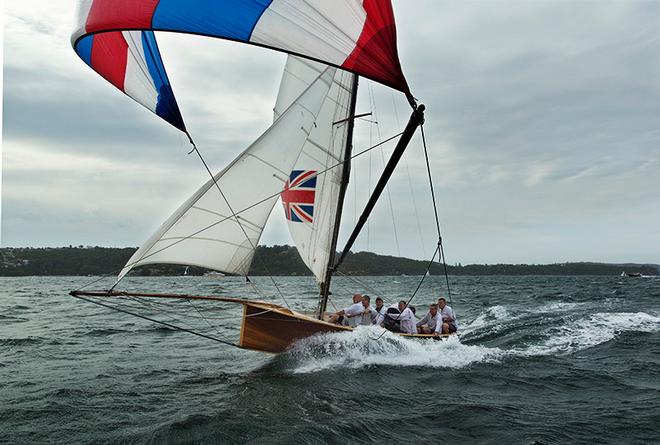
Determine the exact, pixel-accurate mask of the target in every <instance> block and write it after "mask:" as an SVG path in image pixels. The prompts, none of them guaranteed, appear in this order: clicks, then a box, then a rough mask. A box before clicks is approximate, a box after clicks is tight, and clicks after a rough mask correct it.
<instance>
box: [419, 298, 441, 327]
mask: <svg viewBox="0 0 660 445" xmlns="http://www.w3.org/2000/svg"><path fill="white" fill-rule="evenodd" d="M441 331H442V319H441V318H440V314H438V305H437V304H432V305H430V306H429V311H428V312H427V313H426V315H425V316H424V318H422V319H421V320H419V321H418V322H417V333H418V334H433V333H434V332H437V333H440V332H441Z"/></svg>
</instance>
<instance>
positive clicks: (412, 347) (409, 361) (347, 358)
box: [287, 326, 502, 373]
mask: <svg viewBox="0 0 660 445" xmlns="http://www.w3.org/2000/svg"><path fill="white" fill-rule="evenodd" d="M381 335H382V336H381ZM287 354H288V355H289V356H290V358H291V359H292V360H293V362H294V365H295V368H294V370H293V372H294V373H309V372H318V371H322V370H325V369H331V368H335V367H347V368H362V367H365V366H375V365H386V366H408V367H409V366H423V367H434V368H463V367H465V366H468V365H470V364H472V363H483V362H488V361H497V360H498V359H499V357H501V356H502V351H501V350H500V349H497V348H487V347H484V346H477V345H465V344H463V343H461V342H460V341H459V340H458V338H456V337H453V338H449V339H447V340H446V341H429V340H427V341H418V340H414V339H409V338H405V337H401V336H398V335H396V334H393V333H391V332H388V331H383V329H382V328H379V327H376V326H368V327H367V326H365V327H360V328H358V329H356V330H354V331H352V332H339V333H329V334H322V335H317V336H313V337H309V338H306V339H303V340H301V341H299V342H298V343H297V344H296V345H295V346H294V347H293V348H292V349H291V350H290V351H289V352H288V353H287Z"/></svg>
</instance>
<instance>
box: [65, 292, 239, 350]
mask: <svg viewBox="0 0 660 445" xmlns="http://www.w3.org/2000/svg"><path fill="white" fill-rule="evenodd" d="M73 297H75V298H79V299H81V300H84V301H87V302H89V303H93V304H97V305H99V306H103V307H106V308H108V309H111V310H113V311H117V312H123V313H124V314H128V315H132V316H134V317H138V318H142V319H144V320H147V321H151V322H153V323H157V324H162V325H163V326H167V327H169V328H172V329H177V330H179V331H183V332H188V333H190V334H193V335H197V336H198V337H203V338H206V339H209V340H214V341H217V342H218V343H223V344H226V345H229V346H235V347H237V348H240V346H239V345H238V344H236V343H231V342H228V341H225V340H221V339H219V338H215V337H212V336H210V335H206V334H200V333H199V332H195V331H193V330H190V329H186V328H182V327H180V326H176V325H173V324H171V323H167V322H165V321H159V320H156V319H154V318H151V317H147V316H146V315H140V314H136V313H135V312H131V311H128V310H126V309H121V308H118V307H113V306H111V305H109V304H105V303H101V302H100V301H94V300H92V299H90V298H85V297H82V296H80V295H73Z"/></svg>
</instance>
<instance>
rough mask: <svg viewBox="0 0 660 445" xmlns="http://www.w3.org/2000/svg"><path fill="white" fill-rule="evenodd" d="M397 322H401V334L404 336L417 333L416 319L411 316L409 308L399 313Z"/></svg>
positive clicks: (413, 315)
mask: <svg viewBox="0 0 660 445" xmlns="http://www.w3.org/2000/svg"><path fill="white" fill-rule="evenodd" d="M395 318H396V317H395ZM399 321H400V322H401V324H400V326H401V332H404V333H406V334H416V333H417V319H416V318H415V314H413V312H412V311H411V310H410V309H409V308H405V309H404V310H403V312H401V315H399Z"/></svg>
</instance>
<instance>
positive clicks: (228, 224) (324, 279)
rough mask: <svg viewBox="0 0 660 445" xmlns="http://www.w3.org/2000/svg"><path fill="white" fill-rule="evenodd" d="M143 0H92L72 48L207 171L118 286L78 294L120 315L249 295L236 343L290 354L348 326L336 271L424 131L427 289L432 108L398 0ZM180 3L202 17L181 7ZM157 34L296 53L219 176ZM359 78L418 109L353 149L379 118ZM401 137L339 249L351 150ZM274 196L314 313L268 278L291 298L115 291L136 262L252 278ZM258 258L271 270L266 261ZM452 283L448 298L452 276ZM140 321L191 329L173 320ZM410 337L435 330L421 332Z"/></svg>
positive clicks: (438, 248)
mask: <svg viewBox="0 0 660 445" xmlns="http://www.w3.org/2000/svg"><path fill="white" fill-rule="evenodd" d="M133 3H134V5H135V7H134V8H133V7H131V8H124V9H121V10H119V9H118V6H117V5H116V4H115V3H113V2H112V1H111V0H94V2H93V7H92V8H91V9H90V7H89V2H87V1H82V2H81V7H80V14H79V25H78V28H77V30H76V32H74V35H73V37H72V42H73V46H74V49H75V50H76V52H77V53H78V55H79V56H80V57H81V58H82V59H83V60H84V61H85V62H86V63H87V64H88V65H90V67H91V68H92V69H94V70H95V71H97V72H98V73H99V74H101V75H102V76H103V77H105V78H106V79H107V80H108V81H110V82H111V83H113V84H114V85H115V86H116V87H118V88H119V89H121V90H122V91H123V92H124V93H126V94H127V95H128V96H130V97H131V98H133V99H135V100H136V101H138V102H139V103H141V104H143V105H145V106H146V107H147V108H149V109H150V110H151V111H153V112H155V113H156V114H157V115H158V116H160V117H161V118H163V119H164V120H166V121H167V122H169V123H170V124H172V125H173V126H175V127H176V128H178V129H179V130H181V131H182V132H184V133H185V134H186V136H187V137H188V138H189V140H190V142H191V144H192V147H193V150H192V151H191V153H193V152H194V153H195V154H196V155H197V156H198V157H199V159H200V161H201V162H202V164H203V166H204V169H205V170H206V172H207V173H208V174H209V176H210V179H209V180H208V181H207V182H206V183H205V184H204V185H203V186H202V187H201V188H200V189H199V190H197V191H196V192H195V193H194V194H193V195H192V196H191V197H190V198H189V199H188V200H186V201H185V202H184V203H183V204H181V205H180V207H179V208H178V209H177V210H176V211H175V212H174V213H173V214H172V215H171V216H170V217H169V218H168V219H167V220H166V221H165V222H164V223H163V224H162V225H161V226H160V228H159V229H158V230H157V231H156V232H155V233H154V234H153V235H152V236H151V237H150V238H149V239H148V240H147V241H146V242H145V243H144V244H143V245H142V246H141V247H140V248H139V249H138V250H137V251H136V252H135V254H134V255H133V256H132V257H131V258H130V259H129V261H128V263H127V264H126V265H125V266H124V268H123V269H122V270H121V271H120V272H119V275H118V279H117V282H116V283H115V285H114V286H113V287H112V289H110V290H107V291H84V290H82V289H78V290H76V291H73V292H71V295H73V296H75V297H78V298H83V299H86V300H88V301H92V302H95V303H97V304H101V305H103V306H106V307H111V308H115V309H117V310H121V311H122V312H128V311H126V310H125V309H123V310H122V309H120V308H119V306H117V305H113V304H112V303H111V302H110V301H112V300H113V299H115V300H118V301H121V300H122V299H126V298H131V299H139V300H140V301H142V300H150V299H170V300H187V301H189V302H191V304H192V302H199V301H206V302H209V301H215V302H223V303H232V304H240V305H242V307H243V316H242V321H241V327H240V336H239V337H240V338H239V341H238V343H236V345H237V346H239V347H242V348H248V349H255V350H260V351H268V352H280V351H282V350H284V349H286V348H287V347H289V346H290V345H291V344H292V343H293V342H294V341H296V340H298V339H300V338H304V337H308V336H311V335H315V334H319V333H324V332H338V331H347V330H351V329H352V328H351V327H348V326H342V325H338V324H335V323H329V322H328V321H327V320H328V317H329V314H328V311H327V306H328V302H329V300H330V295H331V283H332V278H333V275H335V274H336V273H338V272H339V268H340V266H341V265H342V263H343V262H344V260H345V259H346V257H347V255H348V254H349V252H350V251H351V248H352V246H353V245H354V243H355V241H356V239H357V238H358V236H359V234H360V233H361V231H362V229H363V227H364V226H365V224H366V223H367V221H368V219H369V217H370V215H371V212H372V210H373V209H374V206H375V205H376V203H377V202H378V199H379V197H380V196H381V194H382V193H383V191H384V190H385V187H386V185H387V184H388V181H389V179H390V177H391V176H392V174H393V172H394V170H395V168H396V167H397V164H398V163H399V161H400V160H401V157H402V156H403V154H404V151H405V150H406V148H407V147H408V145H409V143H410V141H411V139H412V137H413V136H414V134H415V133H416V132H417V131H418V130H420V133H421V139H422V142H423V147H424V155H425V156H424V158H425V162H426V173H427V174H428V181H429V186H430V195H431V198H432V202H433V209H434V214H435V223H436V227H437V244H436V245H435V246H434V248H435V249H434V253H433V256H432V258H431V259H430V260H429V262H428V267H427V268H426V270H420V271H419V273H420V282H419V286H417V289H411V290H410V296H409V298H406V300H407V301H408V304H409V303H410V302H411V301H412V299H413V298H414V297H415V295H416V293H417V291H418V290H419V287H421V284H422V282H423V281H424V279H425V278H426V277H428V276H429V275H430V274H429V270H430V268H431V265H432V264H433V263H434V262H435V261H436V260H438V261H442V263H443V264H444V263H445V258H444V251H443V246H442V237H441V235H440V225H439V222H438V213H437V208H436V205H435V195H434V192H433V182H432V178H431V169H430V164H429V156H428V151H427V147H426V139H425V137H424V131H423V127H422V125H423V123H424V112H425V107H424V105H422V104H418V103H417V101H416V99H415V98H414V97H413V95H412V93H411V91H410V88H409V86H408V83H407V81H406V79H405V77H404V75H403V72H402V70H401V66H400V62H399V59H398V52H397V47H396V28H395V21H394V14H393V11H392V6H391V4H390V2H389V1H380V2H362V1H360V0H341V1H337V2H333V3H332V7H330V8H327V7H314V8H312V7H310V6H307V4H306V3H304V4H303V3H301V4H299V5H298V6H297V7H296V8H288V9H286V8H285V9H281V8H279V7H278V6H277V5H278V4H277V3H274V4H272V5H271V6H264V5H263V3H262V2H258V1H255V0H241V1H239V2H232V3H229V2H227V3H223V2H217V3H214V4H213V6H208V8H211V9H213V11H207V10H205V9H204V10H203V8H201V7H199V6H192V7H191V6H189V5H187V3H184V2H183V1H176V0H169V2H168V3H181V8H180V9H176V8H175V9H171V8H165V7H162V8H161V7H160V6H157V7H156V8H155V9H154V8H153V6H149V5H146V3H148V2H146V1H136V2H133ZM141 3H145V5H143V6H144V7H143V8H141V7H139V4H141ZM234 3H240V4H241V5H242V6H241V8H242V9H241V11H243V12H245V11H254V17H247V15H249V14H247V15H246V14H243V13H242V14H238V15H237V14H234V13H235V12H236V11H234V10H233V9H234V8H238V6H236V5H234ZM149 4H150V5H151V3H149ZM160 5H162V3H161V4H160ZM184 6H185V8H184ZM182 10H187V11H188V12H187V14H188V15H189V16H190V17H193V16H194V17H196V19H195V20H191V19H190V17H188V16H186V17H182V16H180V15H179V11H182ZM145 14H146V16H145ZM155 17H156V18H157V20H156V19H154V18H155ZM220 17H222V18H223V19H220ZM252 19H254V20H253V21H251V22H250V23H248V22H249V21H250V20H252ZM199 23H202V24H203V25H202V26H203V30H200V29H199V28H198V26H199ZM291 24H295V26H291ZM243 27H245V28H246V29H247V28H250V29H251V34H250V37H249V38H247V39H245V38H241V37H237V35H236V34H234V32H235V31H236V30H237V29H242V28H243ZM121 30H124V31H121ZM285 30H286V31H285ZM153 31H175V32H188V33H193V34H199V33H202V34H205V35H209V36H212V37H218V38H226V39H230V40H238V41H244V42H245V43H251V44H257V45H260V46H266V47H270V48H274V49H278V50H280V51H284V52H287V53H289V56H288V59H287V62H286V65H285V68H284V73H283V76H282V81H281V84H280V88H279V92H278V96H277V101H276V104H275V108H274V118H273V124H272V125H271V126H270V128H268V129H267V130H266V131H265V132H264V133H263V134H262V135H260V136H259V137H258V138H257V139H256V140H255V141H254V143H252V144H251V145H250V146H249V147H248V148H247V149H246V150H245V151H244V152H243V153H241V154H240V155H239V156H238V157H237V158H236V159H234V160H233V161H232V162H230V163H229V164H228V165H227V166H226V167H225V168H224V169H223V170H222V171H220V172H219V173H216V174H213V173H212V172H211V170H210V169H209V167H208V164H207V163H206V161H205V160H204V157H203V156H202V153H201V151H200V150H199V149H198V148H197V146H196V145H195V143H194V141H193V138H192V136H191V135H190V133H189V132H188V130H187V129H186V126H185V124H184V121H183V118H182V116H181V113H180V111H179V107H178V105H177V103H176V100H175V99H174V94H173V92H172V88H171V85H170V82H169V80H168V78H167V74H166V72H165V68H164V65H163V63H162V60H161V57H160V52H159V50H158V45H157V42H156V38H155V34H154V32H153ZM127 48H128V50H127ZM294 54H295V55H294ZM139 67H143V68H144V69H138V68H139ZM359 76H364V77H365V78H368V79H371V80H373V81H376V82H378V83H381V84H383V85H386V86H389V87H391V88H393V89H395V90H398V91H400V92H402V93H404V94H405V96H406V98H407V101H408V103H409V104H410V106H411V108H412V113H411V115H410V118H409V120H408V123H407V125H406V126H405V128H404V129H403V130H402V131H401V132H400V133H398V134H395V135H394V136H392V137H390V138H388V139H385V140H383V141H381V142H379V143H377V144H375V145H373V146H371V147H369V148H367V149H364V150H362V151H361V152H359V153H354V152H353V132H354V125H355V120H356V119H358V118H362V117H365V116H369V115H371V114H372V113H356V104H357V91H358V79H359ZM395 140H396V146H395V147H394V149H393V151H392V154H391V156H390V159H389V161H388V162H387V164H386V165H385V167H384V169H383V171H382V174H381V176H380V178H379V180H378V182H377V183H376V185H375V186H374V188H373V190H372V192H371V196H370V198H369V200H368V201H367V203H366V205H365V207H364V210H363V211H362V214H361V216H360V217H359V219H358V220H357V223H356V225H355V227H354V228H353V230H352V232H351V233H350V235H349V236H348V239H347V240H346V242H345V245H344V247H343V249H341V250H340V251H339V252H337V245H338V240H339V230H340V226H341V223H342V209H343V204H344V198H345V195H346V192H347V187H348V185H349V178H350V171H351V162H352V160H353V159H354V158H355V157H357V156H360V155H363V154H364V153H367V152H370V151H371V150H374V149H376V148H379V147H381V148H382V145H383V144H385V143H387V142H389V141H395ZM278 200H281V202H282V207H283V210H284V213H285V217H286V219H287V225H288V229H289V233H290V234H291V237H292V239H293V241H294V243H295V245H296V247H297V249H298V252H299V253H300V256H301V258H302V260H303V261H304V263H305V265H306V266H307V267H308V268H309V270H310V271H311V272H312V273H313V275H314V277H315V279H316V283H317V284H318V288H319V297H318V302H317V309H316V311H315V313H314V314H313V315H305V314H303V313H301V312H297V311H294V310H292V309H291V308H289V307H288V304H287V303H286V299H284V296H283V295H282V294H281V292H279V288H278V286H277V283H276V280H275V279H274V278H273V277H272V276H271V277H270V279H271V280H272V283H273V285H274V287H275V288H276V290H277V293H279V294H280V296H281V297H282V298H283V300H284V304H285V306H286V307H285V306H280V305H276V304H273V303H265V302H262V301H258V295H255V299H254V300H252V299H249V300H248V299H237V298H228V297H219V296H192V295H181V294H156V293H148V292H144V293H139V292H137V293H136V292H122V291H119V290H116V288H117V286H118V285H119V283H120V282H121V281H122V279H123V278H124V277H125V276H126V275H127V274H128V273H129V272H130V271H131V270H133V269H134V268H137V267H141V266H145V265H150V264H178V265H185V266H196V267H203V268H207V269H211V270H214V271H217V272H219V273H223V274H231V275H239V276H244V277H245V278H246V280H247V281H248V282H249V281H250V280H249V276H248V272H249V270H250V266H251V264H252V261H253V259H254V253H255V249H256V246H257V244H258V242H259V239H260V237H261V234H262V232H263V230H264V227H265V225H266V223H267V221H268V218H269V216H270V214H271V212H272V210H273V208H274V206H275V205H276V203H277V201H278ZM260 266H262V267H263V268H264V269H265V270H268V265H267V264H262V265H260ZM186 270H187V269H186ZM269 275H270V273H269ZM445 279H446V266H445ZM446 284H447V289H446V292H447V294H448V296H449V298H450V299H451V290H450V289H449V281H448V280H447V279H446ZM255 291H256V292H259V290H258V289H255ZM381 294H382V293H381ZM145 304H146V303H145ZM149 304H150V303H149ZM402 310H403V309H402ZM128 313H132V314H133V315H137V316H141V315H140V314H135V313H133V312H132V311H131V312H128ZM142 318H147V319H150V320H152V321H156V322H161V323H163V324H166V325H168V326H170V327H174V328H177V329H182V330H185V331H188V332H193V333H195V332H194V331H193V330H191V329H187V328H183V327H181V326H178V325H177V324H175V323H172V322H162V320H161V321H158V320H155V319H152V318H150V317H146V316H142ZM402 335H409V336H413V337H418V338H431V337H435V338H437V337H438V336H434V335H432V334H414V333H412V332H411V333H408V334H402ZM207 337H208V336H207Z"/></svg>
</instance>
